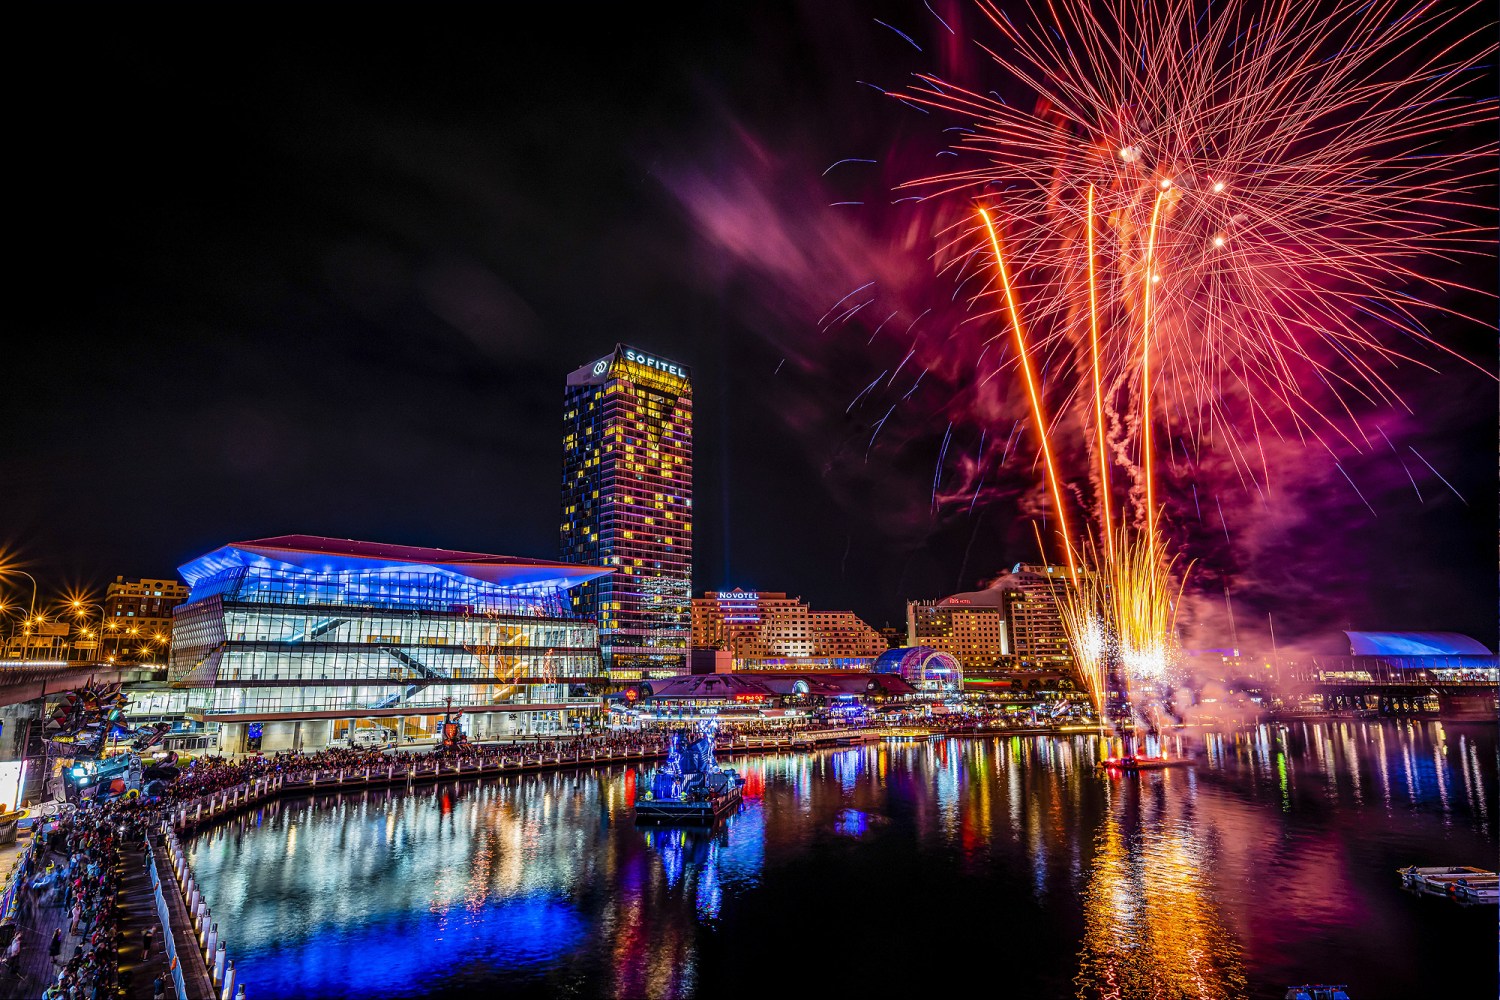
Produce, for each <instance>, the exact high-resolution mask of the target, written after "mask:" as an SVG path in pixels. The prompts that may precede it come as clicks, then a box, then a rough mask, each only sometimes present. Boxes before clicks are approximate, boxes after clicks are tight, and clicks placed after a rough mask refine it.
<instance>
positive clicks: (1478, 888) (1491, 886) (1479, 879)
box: [1397, 865, 1500, 902]
mask: <svg viewBox="0 0 1500 1000" xmlns="http://www.w3.org/2000/svg"><path fill="white" fill-rule="evenodd" d="M1397 874H1399V875H1400V876H1401V882H1402V884H1403V885H1405V886H1406V887H1407V888H1408V889H1411V890H1412V891H1414V892H1418V893H1424V892H1430V893H1432V894H1434V895H1437V896H1447V895H1453V896H1455V897H1456V896H1457V895H1458V893H1457V888H1458V884H1459V883H1464V888H1465V891H1466V892H1468V891H1472V892H1473V893H1474V897H1473V901H1475V902H1481V901H1487V902H1494V901H1495V900H1496V899H1497V898H1500V891H1497V886H1500V882H1497V881H1496V875H1495V873H1494V872H1491V871H1485V870H1484V869H1483V868H1474V867H1472V866H1463V867H1449V868H1418V867H1417V866H1415V865H1411V866H1409V867H1406V868H1401V869H1398V870H1397ZM1450 886H1452V887H1453V890H1454V891H1452V892H1450V891H1449V887H1450ZM1486 892H1487V893H1488V894H1487V895H1486ZM1464 898H1467V897H1464Z"/></svg>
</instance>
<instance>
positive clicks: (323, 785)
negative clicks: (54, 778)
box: [167, 727, 895, 831]
mask: <svg viewBox="0 0 1500 1000" xmlns="http://www.w3.org/2000/svg"><path fill="white" fill-rule="evenodd" d="M894 733H895V730H891V729H889V728H887V727H861V728H839V729H823V730H802V731H798V732H789V733H787V734H786V735H774V736H741V737H735V738H733V739H730V740H728V741H721V742H719V743H718V745H717V747H716V749H717V750H718V751H719V752H721V753H755V752H766V751H776V750H803V749H807V748H809V747H813V746H819V745H826V744H829V743H835V742H837V741H839V740H841V739H848V738H851V737H856V736H861V737H868V736H884V735H893V734H894ZM665 753H666V751H665V750H664V749H663V748H662V747H661V746H660V745H658V744H655V743H649V744H638V745H635V746H623V747H573V748H567V747H564V748H562V749H555V750H549V751H546V752H542V751H541V750H539V749H535V748H525V749H522V750H520V751H519V752H510V753H506V752H501V753H485V754H481V755H479V756H477V757H467V758H458V759H454V760H448V759H445V758H439V759H431V758H428V757H418V756H415V755H408V754H402V755H399V756H398V757H391V758H388V759H387V760H386V761H385V763H383V764H362V765H357V766H354V767H342V768H323V769H320V770H315V771H301V772H298V773H296V774H274V775H267V776H264V777H260V778H256V779H254V780H253V781H250V782H248V783H246V784H240V785H235V786H233V787H232V788H226V789H222V790H220V791H217V792H211V793H209V794H207V795H200V796H198V797H197V798H194V799H189V800H187V801H185V802H177V803H174V804H172V805H170V806H168V807H167V822H168V824H169V825H170V826H171V828H172V829H173V830H178V831H181V830H187V829H190V828H193V827H196V826H199V825H201V824H203V823H206V822H211V821H213V820H215V819H217V818H219V817H221V816H226V815H229V814H231V813H235V812H238V811H239V810H241V809H244V808H247V807H249V806H253V805H257V804H259V803H261V802H264V801H267V800H268V799H272V798H275V797H277V796H279V795H282V794H285V793H290V792H315V791H330V790H332V791H339V790H343V789H349V790H353V789H357V788H372V787H377V786H384V785H397V784H406V785H410V784H415V783H416V782H419V781H430V780H437V779H442V778H464V777H482V776H485V775H498V774H513V773H518V772H521V773H524V772H530V771H541V770H550V769H553V768H561V767H587V766H590V765H593V764H608V763H631V762H640V761H647V760H654V759H657V758H659V757H662V756H665ZM401 758H406V759H401Z"/></svg>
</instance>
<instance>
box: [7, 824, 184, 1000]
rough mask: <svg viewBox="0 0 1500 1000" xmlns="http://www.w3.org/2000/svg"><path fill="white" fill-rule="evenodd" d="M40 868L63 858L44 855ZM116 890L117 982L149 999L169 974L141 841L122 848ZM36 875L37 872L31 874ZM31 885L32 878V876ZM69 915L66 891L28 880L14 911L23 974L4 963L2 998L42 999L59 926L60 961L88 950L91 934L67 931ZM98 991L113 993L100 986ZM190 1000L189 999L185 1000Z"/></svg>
mask: <svg viewBox="0 0 1500 1000" xmlns="http://www.w3.org/2000/svg"><path fill="white" fill-rule="evenodd" d="M37 861H38V866H39V867H40V869H41V870H43V871H45V869H46V866H47V864H48V863H49V862H50V863H52V864H60V863H61V862H62V861H63V858H62V856H61V855H60V854H57V853H55V852H47V853H45V854H41V855H40V856H39V857H38V858H37ZM114 872H115V877H116V880H117V882H116V884H117V886H118V890H117V892H116V895H115V903H114V909H113V912H114V914H115V917H116V920H117V921H118V927H119V933H120V938H119V944H118V946H117V947H116V948H115V954H116V956H117V958H118V961H119V983H120V986H121V988H122V993H121V994H120V995H123V996H125V997H129V998H132V1000H151V984H152V981H153V980H154V979H155V978H156V977H157V976H158V975H160V976H161V977H162V980H163V982H165V983H167V984H169V987H168V995H169V996H170V995H171V990H170V983H171V975H170V974H169V971H168V969H167V963H166V959H165V958H164V957H163V949H162V947H161V936H162V928H161V925H160V923H159V922H158V921H157V918H156V900H155V896H154V894H153V892H152V891H151V880H150V877H149V876H148V875H147V873H146V852H145V851H144V850H142V849H141V848H140V847H139V846H138V845H137V846H132V847H128V848H126V849H124V850H122V851H121V852H120V860H119V863H118V864H117V865H116V866H115V869H114ZM35 876H36V873H35V872H34V873H33V874H32V876H31V877H32V878H34V877H35ZM27 881H28V883H29V882H30V878H28V880H27ZM70 923H71V915H70V914H69V912H68V910H67V909H66V908H65V907H64V906H63V899H62V892H61V890H58V891H56V892H53V893H46V892H45V891H44V892H41V893H39V892H36V891H34V890H32V889H31V887H30V885H29V884H28V885H27V886H26V887H25V888H23V889H22V890H21V897H20V903H19V905H18V906H17V909H16V927H17V933H18V934H20V935H21V956H20V957H21V961H20V967H19V970H18V971H19V976H13V975H11V974H10V972H9V970H8V969H6V968H5V967H4V966H3V965H0V997H16V998H22V997H26V998H32V997H40V996H41V995H42V993H43V991H44V990H46V989H47V987H49V986H51V985H52V984H53V983H54V982H56V981H57V970H58V968H59V965H58V964H57V963H54V962H53V960H52V958H51V956H50V955H49V954H48V945H49V944H50V943H51V941H52V935H53V933H54V932H56V931H57V930H61V931H62V948H61V949H60V953H59V956H58V959H59V963H61V962H66V961H67V959H68V958H70V957H71V956H72V955H73V952H74V950H75V949H76V948H77V947H78V946H79V945H82V946H83V948H84V950H85V951H87V950H88V948H89V944H88V941H87V936H86V935H83V934H73V933H70V932H69V924H70ZM148 929H149V930H150V932H151V937H152V941H153V945H152V949H151V954H150V955H149V956H148V955H145V954H144V953H143V948H142V945H143V935H144V934H145V932H146V931H147V930H148ZM100 995H112V994H108V993H106V992H105V991H102V990H101V993H100ZM182 1000H187V998H182Z"/></svg>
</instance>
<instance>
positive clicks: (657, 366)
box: [625, 347, 688, 378]
mask: <svg viewBox="0 0 1500 1000" xmlns="http://www.w3.org/2000/svg"><path fill="white" fill-rule="evenodd" d="M625 360H626V361H634V362H635V363H636V364H638V365H644V366H645V367H647V368H651V369H653V370H655V371H659V372H666V373H667V374H668V375H676V376H677V377H678V378H687V377H688V373H687V369H686V368H684V367H683V366H682V365H675V364H673V363H672V362H670V361H663V360H661V359H660V358H653V357H652V356H651V355H649V354H645V353H642V352H641V351H637V350H635V349H634V348H630V347H627V348H625Z"/></svg>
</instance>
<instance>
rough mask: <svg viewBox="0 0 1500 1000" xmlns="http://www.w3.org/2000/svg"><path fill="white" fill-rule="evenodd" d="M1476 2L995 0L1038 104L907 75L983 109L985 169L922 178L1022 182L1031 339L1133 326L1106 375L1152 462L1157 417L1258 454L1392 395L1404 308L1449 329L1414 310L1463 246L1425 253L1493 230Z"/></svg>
mask: <svg viewBox="0 0 1500 1000" xmlns="http://www.w3.org/2000/svg"><path fill="white" fill-rule="evenodd" d="M1475 6H1477V5H1474V4H1462V3H1460V4H1457V5H1453V6H1445V5H1440V4H1436V3H1421V4H1417V5H1415V6H1412V5H1408V4H1403V3H1397V2H1394V0H1375V2H1370V3H1354V2H1344V3H1335V4H1333V5H1332V6H1331V7H1330V6H1329V5H1322V4H1307V3H1297V2H1295V0H1280V2H1272V3H1270V4H1261V3H1254V2H1248V0H1226V2H1220V3H1214V4H1206V3H1204V2H1202V0H1163V2H1158V3H1151V4H1126V3H1119V4H1118V5H1116V6H1114V7H1113V8H1112V9H1111V10H1110V11H1108V12H1105V13H1103V14H1102V15H1100V13H1099V12H1100V11H1101V10H1102V8H1100V7H1098V5H1094V4H1091V3H1088V2H1087V0H1059V2H1058V3H1055V4H1049V5H1047V7H1046V8H1044V9H1045V11H1046V12H1047V13H1048V14H1049V15H1050V16H1049V17H1048V18H1046V19H1045V20H1041V21H1039V22H1038V23H1035V24H1032V25H1030V26H1026V27H1023V26H1019V25H1017V24H1015V23H1013V22H1012V21H1011V20H1010V18H1009V17H1008V16H1007V15H1006V14H1005V13H1004V12H1002V11H1001V10H1000V9H999V8H998V7H996V6H995V5H993V4H991V3H981V4H980V5H979V8H980V10H981V11H982V12H983V13H984V15H985V16H986V17H987V19H988V20H989V21H990V22H991V23H992V24H993V26H994V27H995V28H996V29H997V30H998V31H999V32H1000V34H1001V36H1002V37H1003V40H1004V42H1005V45H1004V46H996V47H988V46H982V47H983V48H984V49H985V51H986V52H988V54H989V55H990V56H991V57H992V58H993V59H994V61H995V63H996V64H998V66H999V67H1000V68H1001V69H1002V70H1003V71H1004V72H1005V74H1006V75H1008V76H1010V77H1012V78H1014V79H1016V80H1018V81H1020V82H1022V83H1024V84H1025V85H1027V86H1029V87H1030V88H1031V89H1033V90H1034V91H1035V93H1036V95H1037V99H1036V102H1035V107H1034V109H1033V110H1031V111H1027V110H1024V108H1023V106H1021V105H1018V104H1015V103H1006V102H1004V101H1002V100H1000V99H999V98H998V96H996V95H995V94H994V93H993V92H980V91H977V90H975V89H968V88H964V87H961V86H957V85H955V84H954V83H952V82H949V81H944V80H941V79H939V78H937V77H934V76H920V77H919V78H920V79H921V80H922V83H920V84H918V85H916V86H914V87H913V88H911V89H909V90H908V91H905V92H903V93H902V94H901V96H902V97H903V98H904V99H906V100H908V101H911V102H913V103H918V104H922V105H926V106H929V107H935V108H940V109H943V110H946V111H950V112H956V113H958V114H960V115H962V116H963V117H964V119H965V120H966V121H967V122H968V123H969V124H970V127H967V128H965V129H964V130H962V131H960V132H958V133H957V134H958V135H959V136H960V139H959V140H958V142H957V144H956V145H955V146H954V152H955V153H956V154H957V160H956V161H955V162H957V163H960V164H965V166H963V167H961V168H960V169H955V170H953V171H950V172H947V173H944V174H940V175H937V176H933V177H927V178H923V179H921V180H919V181H914V182H912V185H920V186H928V187H934V186H935V187H936V188H937V189H938V190H939V191H940V192H943V193H948V192H958V191H961V192H968V193H970V194H972V195H973V196H975V197H976V198H977V199H979V200H980V201H981V203H985V204H989V205H991V206H992V207H993V205H994V201H993V198H994V194H993V193H994V192H1003V198H1004V204H1003V213H1002V214H1003V218H1004V220H1005V225H1004V227H1003V228H1004V232H1005V234H1006V235H1007V236H1008V237H1009V238H1010V240H1011V241H1012V242H1014V243H1018V244H1024V245H1025V246H1026V247H1027V252H1026V253H1025V254H1024V255H1018V254H1014V253H1013V254H1012V262H1011V274H1012V279H1013V280H1014V281H1015V282H1016V284H1017V285H1018V286H1021V294H1022V295H1023V297H1024V298H1025V299H1026V306H1027V314H1028V325H1029V329H1030V331H1031V345H1030V346H1031V350H1032V352H1033V354H1034V355H1038V356H1044V357H1053V356H1057V355H1059V354H1061V355H1063V356H1065V355H1066V354H1067V353H1069V352H1074V353H1075V356H1077V357H1078V358H1079V361H1080V362H1081V361H1082V360H1083V358H1082V355H1083V353H1084V350H1083V349H1082V348H1083V347H1084V344H1085V342H1086V343H1088V344H1090V345H1092V346H1095V347H1096V346H1097V343H1096V340H1097V334H1098V332H1099V330H1100V329H1101V328H1102V329H1103V330H1105V331H1107V332H1108V333H1109V336H1110V338H1111V339H1114V338H1115V337H1116V336H1117V335H1119V334H1121V333H1125V336H1124V337H1123V338H1122V339H1123V343H1121V345H1120V349H1119V350H1116V351H1113V352H1110V354H1109V355H1108V356H1107V357H1104V358H1101V359H1100V360H1099V364H1100V366H1101V368H1100V371H1099V375H1098V381H1099V383H1100V386H1099V389H1100V391H1099V392H1098V393H1096V394H1095V395H1096V398H1103V399H1104V400H1105V401H1106V402H1107V401H1108V400H1111V399H1117V398H1119V397H1120V396H1121V395H1126V396H1131V397H1134V398H1135V401H1136V405H1137V413H1138V414H1139V415H1138V417H1137V418H1136V419H1139V420H1141V421H1143V423H1142V426H1141V427H1140V428H1139V431H1138V435H1139V436H1140V437H1141V438H1143V439H1145V441H1144V442H1143V443H1142V446H1141V447H1140V451H1139V457H1140V461H1141V462H1142V464H1143V465H1144V464H1149V463H1150V462H1151V460H1152V458H1151V456H1152V448H1151V447H1150V445H1149V438H1150V437H1151V435H1152V434H1153V433H1154V431H1153V426H1152V425H1153V423H1161V424H1172V425H1175V429H1179V430H1181V431H1182V432H1184V433H1187V434H1190V435H1192V436H1194V437H1196V438H1199V439H1202V438H1203V437H1206V436H1212V435H1213V434H1214V433H1215V432H1218V433H1220V434H1222V435H1224V436H1226V437H1228V438H1231V439H1240V440H1241V442H1242V443H1249V444H1251V447H1250V448H1249V449H1244V450H1245V451H1248V453H1251V454H1254V453H1255V451H1256V449H1255V448H1254V447H1253V444H1254V438H1255V437H1256V436H1257V435H1258V434H1259V433H1261V432H1262V431H1265V430H1275V431H1279V432H1283V433H1292V434H1295V435H1298V436H1312V437H1315V438H1319V439H1321V435H1326V434H1330V433H1332V434H1335V435H1342V434H1343V433H1344V432H1342V431H1340V430H1339V428H1338V425H1337V424H1336V423H1335V420H1334V417H1335V415H1336V414H1337V413H1340V412H1347V411H1348V410H1349V409H1350V407H1351V406H1352V405H1353V403H1354V402H1355V401H1356V400H1358V399H1363V400H1369V401H1377V402H1380V401H1383V402H1389V401H1392V400H1393V399H1394V393H1393V391H1392V389H1391V386H1390V385H1389V383H1388V382H1387V380H1386V378H1385V375H1384V374H1383V373H1384V370H1385V369H1386V368H1387V367H1388V363H1390V362H1397V361H1402V360H1405V359H1406V356H1407V351H1408V349H1407V348H1405V347H1403V346H1402V345H1401V344H1400V343H1399V340H1398V339H1396V338H1392V337H1391V336H1389V334H1390V333H1391V332H1392V331H1394V332H1396V333H1397V334H1398V335H1399V336H1400V337H1405V338H1414V339H1415V340H1418V341H1422V342H1425V343H1428V344H1431V345H1434V346H1436V347H1437V348H1438V349H1439V350H1443V351H1448V348H1447V347H1445V346H1444V345H1443V344H1441V343H1438V342H1437V341H1436V340H1435V339H1434V338H1432V337H1431V336H1430V335H1429V334H1428V332H1427V331H1426V329H1425V328H1424V327H1423V325H1422V323H1421V322H1420V319H1419V316H1418V314H1417V311H1416V310H1417V309H1418V308H1419V306H1420V305H1421V303H1422V301H1423V300H1424V298H1430V297H1431V293H1432V292H1435V291H1441V290H1444V289H1450V288H1453V287H1455V285H1454V284H1453V282H1451V281H1450V280H1449V279H1448V278H1446V277H1444V275H1445V274H1449V273H1452V269H1451V268H1426V269H1422V268H1419V267H1417V266H1416V265H1417V264H1418V263H1419V262H1422V261H1431V260H1433V259H1434V258H1435V257H1437V258H1441V259H1445V260H1452V259H1454V258H1458V257H1463V256H1466V255H1490V254H1492V253H1493V249H1494V239H1493V227H1492V225H1491V218H1492V210H1491V208H1490V207H1489V204H1488V202H1489V200H1490V191H1489V189H1490V188H1491V186H1492V168H1493V157H1494V155H1495V144H1494V142H1493V140H1492V138H1491V135H1490V131H1489V130H1484V131H1482V132H1481V130H1480V128H1479V127H1480V126H1483V125H1485V124H1487V123H1489V122H1492V121H1493V120H1494V117H1495V104H1494V102H1493V100H1473V99H1465V97H1466V94H1467V89H1472V87H1473V84H1474V80H1475V79H1476V76H1477V74H1478V73H1479V72H1480V71H1482V70H1483V68H1484V63H1485V61H1486V60H1487V59H1489V58H1490V57H1491V56H1493V54H1494V52H1495V48H1496V47H1495V44H1494V42H1493V40H1492V39H1491V37H1490V36H1491V35H1492V31H1491V26H1490V25H1485V26H1484V27H1482V28H1478V29H1473V30H1465V29H1464V28H1463V26H1464V25H1466V24H1470V23H1472V22H1473V21H1474V20H1475V19H1474V17H1473V15H1472V11H1473V9H1474V8H1475ZM1466 88H1467V89H1466ZM1475 134H1482V135H1483V139H1482V140H1481V141H1480V142H1479V143H1478V144H1477V145H1472V146H1470V145H1465V137H1466V136H1470V135H1475ZM1096 229H1097V232H1096ZM980 230H981V227H980V226H979V225H974V226H973V227H972V229H971V230H970V231H969V232H968V233H965V232H959V233H956V234H954V236H953V242H954V245H955V246H959V247H961V246H962V245H963V244H964V243H965V242H967V241H968V240H970V239H972V238H978V239H980V240H982V239H983V238H984V235H985V234H984V233H983V232H981V231H980ZM1085 234H1086V238H1085ZM1023 269H1024V272H1025V274H1024V276H1023V275H1022V271H1023ZM1085 274H1087V275H1088V277H1089V280H1084V275H1085ZM1095 279H1097V283H1098V287H1097V288H1096V280H1095ZM1096 292H1097V293H1098V298H1097V300H1096V299H1095V298H1094V295H1095V293H1096ZM1085 297H1087V300H1086V301H1085ZM1082 317H1087V322H1086V323H1084V322H1080V318H1082ZM1127 331H1128V332H1127ZM1450 353H1451V352H1450ZM1329 390H1332V398H1333V402H1332V405H1331V407H1330V406H1328V405H1327V403H1326V399H1327V397H1328V391H1329ZM1153 398H1155V399H1157V400H1158V403H1159V405H1158V406H1156V407H1155V412H1156V414H1157V416H1156V418H1155V420H1151V419H1147V418H1146V417H1145V412H1147V411H1146V410H1145V409H1143V408H1146V407H1148V405H1149V403H1150V401H1151V400H1152V399H1153ZM1232 406H1238V407H1240V408H1242V409H1241V410H1235V409H1232V408H1231V407H1232ZM1099 422H1100V423H1101V424H1102V422H1103V421H1102V415H1101V419H1100V421H1099ZM1133 422H1134V421H1127V423H1133ZM1247 429H1248V432H1247ZM1234 451H1235V453H1236V454H1239V453H1240V449H1234ZM1266 471H1267V474H1268V473H1269V470H1266ZM1142 473H1143V474H1142V477H1141V478H1142V487H1143V488H1144V489H1146V490H1148V491H1150V490H1153V489H1154V477H1153V476H1152V475H1151V474H1149V472H1147V471H1146V470H1144V469H1143V470H1142ZM1145 507H1146V509H1151V508H1153V507H1154V504H1153V503H1152V502H1151V501H1150V500H1148V501H1147V503H1146V504H1145ZM1146 526H1147V529H1148V530H1149V527H1150V522H1149V520H1148V521H1147V525H1146Z"/></svg>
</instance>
